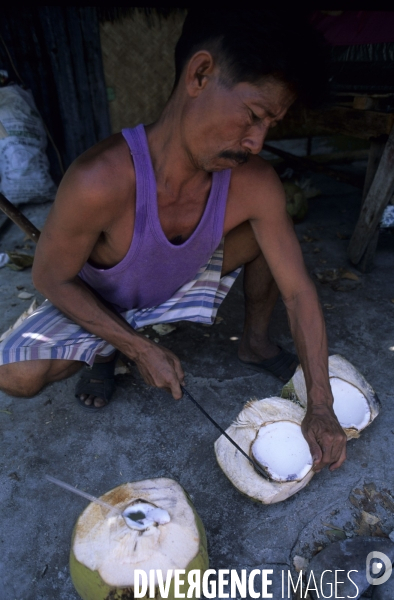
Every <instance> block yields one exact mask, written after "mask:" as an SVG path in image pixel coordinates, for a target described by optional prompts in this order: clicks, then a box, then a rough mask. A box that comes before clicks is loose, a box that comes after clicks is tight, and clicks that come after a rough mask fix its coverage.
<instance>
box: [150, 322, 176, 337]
mask: <svg viewBox="0 0 394 600" xmlns="http://www.w3.org/2000/svg"><path fill="white" fill-rule="evenodd" d="M152 329H153V330H154V331H156V333H158V334H159V335H167V334H168V333H171V332H172V331H175V329H176V326H175V325H173V324H172V323H158V324H157V325H153V326H152Z"/></svg>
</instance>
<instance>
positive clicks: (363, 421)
mask: <svg viewBox="0 0 394 600" xmlns="http://www.w3.org/2000/svg"><path fill="white" fill-rule="evenodd" d="M328 371H329V377H330V384H331V390H332V394H333V397H334V412H335V414H336V416H337V418H338V421H339V423H340V424H341V426H342V427H343V429H344V430H345V433H346V435H347V437H348V439H350V438H357V437H359V435H360V432H361V431H362V430H363V429H365V427H367V426H368V425H369V424H370V423H372V421H373V420H374V419H375V418H376V417H377V415H378V414H379V410H380V402H379V398H378V397H377V395H376V394H375V392H374V390H373V389H372V387H371V386H370V385H369V383H368V382H367V381H366V380H365V378H364V377H363V376H362V375H361V373H359V372H358V371H357V369H356V368H355V367H354V366H353V365H352V364H351V363H350V362H349V361H347V360H346V359H345V358H343V357H342V356H340V355H339V354H334V355H333V356H330V357H329V359H328ZM282 396H284V397H287V398H292V397H294V396H295V398H296V399H297V400H298V402H299V403H300V404H301V406H303V407H305V408H306V405H307V393H306V384H305V377H304V373H303V371H302V368H301V366H300V365H299V366H298V367H297V370H296V372H295V373H294V375H293V378H292V379H291V380H290V381H289V383H287V384H286V385H285V387H284V388H283V392H282Z"/></svg>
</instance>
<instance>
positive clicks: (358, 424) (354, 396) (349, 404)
mask: <svg viewBox="0 0 394 600" xmlns="http://www.w3.org/2000/svg"><path fill="white" fill-rule="evenodd" d="M330 384H331V391H332V395H333V397H334V406H333V408H334V412H335V414H336V416H337V419H338V421H339V423H340V424H341V426H342V427H344V428H345V429H350V428H354V429H358V430H359V431H360V430H361V429H364V428H365V427H366V426H367V425H368V423H369V421H370V419H371V411H370V408H369V404H368V402H367V399H366V397H365V396H364V394H362V393H361V392H360V390H359V389H358V388H356V387H355V386H354V385H352V384H351V383H348V382H347V381H344V380H343V379H340V378H339V377H330Z"/></svg>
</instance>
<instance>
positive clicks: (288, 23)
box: [175, 6, 328, 105]
mask: <svg viewBox="0 0 394 600" xmlns="http://www.w3.org/2000/svg"><path fill="white" fill-rule="evenodd" d="M202 49H205V50H209V51H210V52H212V55H213V57H214V59H215V60H217V61H218V64H219V66H220V68H221V70H222V74H223V77H222V81H223V83H226V82H227V83H228V85H230V86H231V85H235V84H237V83H240V82H241V81H247V82H250V83H258V82H259V81H262V80H263V79H264V78H265V77H269V76H270V77H274V78H275V79H277V80H279V81H282V82H284V83H286V84H287V85H289V87H291V88H292V89H294V91H295V92H296V94H297V95H298V97H299V98H300V99H301V100H303V101H304V102H305V103H306V104H308V105H317V104H319V103H321V102H322V100H323V99H324V96H325V94H326V92H327V83H328V76H327V68H326V56H325V54H326V51H325V49H324V46H323V42H322V40H321V38H320V36H319V34H318V33H317V32H316V31H315V30H314V29H313V28H312V27H311V26H310V25H309V23H308V19H307V14H306V13H305V12H303V11H300V10H297V11H295V10H294V11H293V10H288V9H285V8H284V6H282V9H281V10H280V11H279V10H263V9H231V8H229V9H219V8H218V9H207V8H199V9H194V8H192V9H190V11H189V13H188V15H187V17H186V20H185V22H184V25H183V30H182V35H181V37H180V38H179V40H178V43H177V46H176V49H175V70H176V74H175V86H176V85H177V84H178V82H179V79H180V76H181V73H182V70H183V68H184V66H185V65H186V63H187V61H188V60H189V59H190V58H191V56H192V55H193V54H194V53H195V52H197V51H198V50H202Z"/></svg>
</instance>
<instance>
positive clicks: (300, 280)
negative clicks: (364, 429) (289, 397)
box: [247, 163, 346, 471]
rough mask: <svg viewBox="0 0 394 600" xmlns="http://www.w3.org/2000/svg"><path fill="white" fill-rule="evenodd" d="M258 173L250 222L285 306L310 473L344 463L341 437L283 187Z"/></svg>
mask: <svg viewBox="0 0 394 600" xmlns="http://www.w3.org/2000/svg"><path fill="white" fill-rule="evenodd" d="M260 164H261V163H260ZM262 171H263V174H264V176H263V177H262V173H261V169H260V170H259V171H256V172H255V173H254V174H255V177H252V178H249V181H248V187H251V188H252V189H250V192H251V196H249V198H252V200H248V201H247V203H248V205H249V207H248V208H249V210H250V211H251V215H250V216H251V218H250V223H251V225H252V228H253V231H254V233H255V236H256V239H257V242H258V244H259V246H260V248H261V251H262V252H263V254H264V257H265V259H266V261H267V263H268V266H269V267H270V270H271V273H272V275H273V277H274V279H275V281H276V283H277V285H278V287H279V290H280V292H281V295H282V298H283V301H284V303H285V306H286V309H287V314H288V318H289V323H290V329H291V333H292V336H293V340H294V343H295V346H296V349H297V353H298V357H299V359H300V362H301V366H302V368H303V372H304V375H305V381H306V387H307V393H308V404H307V411H306V416H305V419H304V421H303V423H302V431H303V434H304V436H305V439H306V440H307V441H308V444H309V447H310V450H311V454H312V457H313V460H314V467H313V468H314V470H315V471H320V470H321V469H322V468H323V467H325V466H326V465H330V470H334V469H336V468H338V467H339V466H341V464H342V463H343V462H344V460H345V458H346V435H345V433H344V431H343V429H342V427H341V426H340V424H339V422H338V420H337V418H336V416H335V414H334V411H333V397H332V392H331V387H330V382H329V376H328V348H327V337H326V328H325V323H324V318H323V313H322V309H321V306H320V302H319V299H318V296H317V292H316V288H315V286H314V284H313V283H312V281H311V279H310V277H309V275H308V273H307V270H306V267H305V263H304V260H303V257H302V252H301V248H300V244H299V242H298V239H297V237H296V235H295V232H294V227H293V224H292V222H291V219H290V217H289V216H288V215H287V212H286V199H285V194H284V190H283V186H282V184H281V182H280V180H279V178H278V177H277V175H276V173H275V172H274V171H273V169H272V168H270V167H269V166H267V165H265V167H264V168H263V170H262Z"/></svg>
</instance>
